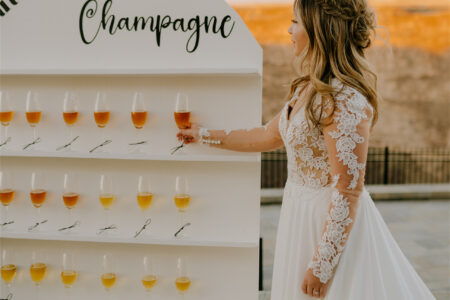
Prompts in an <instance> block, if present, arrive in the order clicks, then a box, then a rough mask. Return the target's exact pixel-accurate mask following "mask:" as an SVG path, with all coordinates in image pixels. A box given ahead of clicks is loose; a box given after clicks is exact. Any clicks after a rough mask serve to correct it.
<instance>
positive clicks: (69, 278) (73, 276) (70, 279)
mask: <svg viewBox="0 0 450 300" xmlns="http://www.w3.org/2000/svg"><path fill="white" fill-rule="evenodd" d="M61 280H62V282H63V284H64V285H65V286H67V287H71V286H72V285H73V284H74V283H75V280H77V272H76V271H73V270H65V271H62V272H61Z"/></svg>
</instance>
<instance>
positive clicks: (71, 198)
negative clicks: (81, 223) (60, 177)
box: [62, 173, 80, 229]
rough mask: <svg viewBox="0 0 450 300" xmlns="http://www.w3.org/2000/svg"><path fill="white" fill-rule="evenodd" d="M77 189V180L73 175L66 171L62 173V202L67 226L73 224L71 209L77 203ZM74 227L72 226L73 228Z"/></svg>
mask: <svg viewBox="0 0 450 300" xmlns="http://www.w3.org/2000/svg"><path fill="white" fill-rule="evenodd" d="M77 190H78V186H77V180H76V178H75V175H73V174H69V173H66V174H64V193H63V196H62V198H63V202H64V205H65V206H66V208H67V211H68V214H69V215H68V220H69V224H68V225H69V226H72V225H75V224H74V220H73V210H74V208H75V206H76V205H77V202H78V198H79V197H80V195H79V194H78V193H77V192H76V191H77ZM73 228H74V227H72V229H73Z"/></svg>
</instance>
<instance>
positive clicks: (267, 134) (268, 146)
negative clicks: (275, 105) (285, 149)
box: [177, 111, 283, 152]
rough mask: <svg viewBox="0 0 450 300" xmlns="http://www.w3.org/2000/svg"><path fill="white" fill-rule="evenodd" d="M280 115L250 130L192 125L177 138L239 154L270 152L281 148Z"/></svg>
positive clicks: (179, 133) (182, 130) (181, 131)
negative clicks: (215, 128) (205, 127)
mask: <svg viewBox="0 0 450 300" xmlns="http://www.w3.org/2000/svg"><path fill="white" fill-rule="evenodd" d="M280 115H281V111H280V112H279V113H278V114H277V115H276V116H275V117H274V118H272V120H270V121H269V122H268V123H267V124H266V125H264V126H259V127H254V128H252V129H236V130H230V131H227V130H211V129H204V128H203V129H202V128H201V127H199V126H198V125H197V124H192V126H191V128H188V129H181V130H180V131H179V132H178V134H177V137H178V139H179V140H185V141H186V143H190V142H194V143H195V142H201V143H204V144H208V145H210V146H211V147H216V148H222V149H228V150H234V151H240V152H264V151H270V150H274V149H277V148H280V147H282V146H283V140H282V138H281V136H280V132H279V130H278V122H279V120H280Z"/></svg>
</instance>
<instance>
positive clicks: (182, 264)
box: [175, 256, 191, 299]
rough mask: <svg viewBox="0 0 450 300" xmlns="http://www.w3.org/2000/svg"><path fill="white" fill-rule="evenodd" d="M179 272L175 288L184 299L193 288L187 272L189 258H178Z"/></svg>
mask: <svg viewBox="0 0 450 300" xmlns="http://www.w3.org/2000/svg"><path fill="white" fill-rule="evenodd" d="M177 270H178V276H177V278H176V279H175V286H176V287H177V290H178V292H179V293H180V294H181V296H182V297H183V299H184V295H185V293H186V292H187V291H188V290H189V287H190V286H191V279H190V278H189V276H188V270H187V258H186V257H185V256H180V257H178V258H177Z"/></svg>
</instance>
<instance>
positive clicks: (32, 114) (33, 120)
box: [25, 91, 42, 141]
mask: <svg viewBox="0 0 450 300" xmlns="http://www.w3.org/2000/svg"><path fill="white" fill-rule="evenodd" d="M25 115H26V117H27V121H28V124H29V125H30V126H31V127H32V128H33V140H34V141H36V140H37V139H38V137H39V136H38V131H37V125H38V124H39V121H40V120H41V115H42V110H41V106H40V104H39V99H38V93H37V92H35V91H28V94H27V103H26V112H25Z"/></svg>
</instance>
